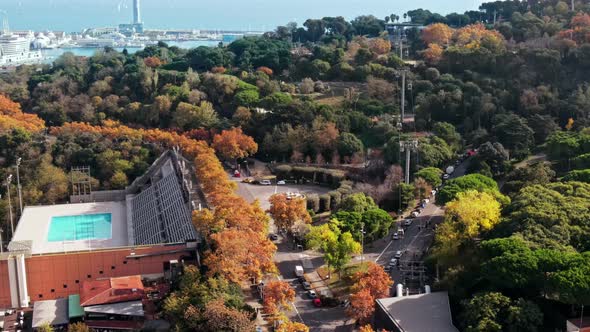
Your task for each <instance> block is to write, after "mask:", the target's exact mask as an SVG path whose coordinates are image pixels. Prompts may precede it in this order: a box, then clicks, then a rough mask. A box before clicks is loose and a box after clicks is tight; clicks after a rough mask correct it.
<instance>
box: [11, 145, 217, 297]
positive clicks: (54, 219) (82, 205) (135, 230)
mask: <svg viewBox="0 0 590 332" xmlns="http://www.w3.org/2000/svg"><path fill="white" fill-rule="evenodd" d="M194 174H195V173H194V171H193V169H192V167H191V165H190V163H188V162H187V161H186V160H185V159H184V158H183V157H182V156H181V155H180V154H179V153H178V152H177V151H175V150H170V151H167V152H165V153H164V154H162V155H161V156H160V157H159V158H158V159H157V160H156V161H155V162H154V163H153V164H152V165H151V166H150V168H149V169H148V170H147V172H146V173H145V174H144V175H143V176H141V177H139V178H137V179H136V180H135V181H134V182H133V183H132V184H131V185H129V186H128V187H127V188H125V189H124V190H115V191H92V190H91V189H87V188H84V189H83V190H82V189H81V188H82V187H85V184H84V181H80V182H79V183H77V184H74V185H73V188H74V189H73V192H74V193H73V195H72V196H71V197H70V202H71V203H70V204H59V205H50V206H27V207H25V209H24V210H23V214H22V216H21V218H20V220H19V222H18V225H17V227H16V230H15V232H14V235H13V237H12V239H11V241H10V243H9V245H8V251H7V252H4V253H3V254H1V255H0V308H21V307H29V306H30V305H32V303H34V302H35V301H44V300H54V299H62V298H68V296H71V295H75V294H80V292H81V290H82V283H83V282H89V281H94V280H101V279H108V278H114V277H125V276H135V275H139V276H141V277H142V278H145V279H150V278H154V279H156V278H161V277H164V276H166V274H167V273H169V272H170V271H171V265H173V264H176V263H178V262H183V261H184V262H187V261H190V262H195V263H197V264H198V262H199V255H198V252H197V248H198V244H199V243H200V238H199V234H198V233H197V232H196V230H195V228H194V226H193V224H192V220H191V215H192V211H193V210H194V209H199V208H200V207H202V206H206V201H205V198H204V195H203V193H202V192H201V190H200V188H199V186H198V183H197V179H196V178H195V177H194Z"/></svg>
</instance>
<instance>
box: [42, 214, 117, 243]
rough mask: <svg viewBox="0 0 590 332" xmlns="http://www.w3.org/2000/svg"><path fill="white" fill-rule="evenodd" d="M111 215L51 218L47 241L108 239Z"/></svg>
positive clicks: (109, 236)
mask: <svg viewBox="0 0 590 332" xmlns="http://www.w3.org/2000/svg"><path fill="white" fill-rule="evenodd" d="M111 237H112V234H111V214H110V213H98V214H82V215H77V216H59V217H51V223H50V224H49V233H48V234H47V241H49V242H61V241H77V240H98V239H110V238H111Z"/></svg>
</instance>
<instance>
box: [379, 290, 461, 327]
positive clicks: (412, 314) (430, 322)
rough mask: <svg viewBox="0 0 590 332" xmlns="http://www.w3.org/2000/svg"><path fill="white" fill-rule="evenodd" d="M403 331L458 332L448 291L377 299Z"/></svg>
mask: <svg viewBox="0 0 590 332" xmlns="http://www.w3.org/2000/svg"><path fill="white" fill-rule="evenodd" d="M377 304H378V305H379V306H380V307H381V308H382V309H383V310H384V311H385V312H387V313H388V315H389V317H390V318H391V320H392V321H393V323H394V324H395V325H396V326H397V327H398V328H399V330H400V331H402V332H457V331H458V330H457V328H455V326H454V325H453V321H452V318H451V309H450V306H449V296H448V294H447V292H436V293H428V294H417V295H410V296H402V297H390V298H385V299H379V300H377Z"/></svg>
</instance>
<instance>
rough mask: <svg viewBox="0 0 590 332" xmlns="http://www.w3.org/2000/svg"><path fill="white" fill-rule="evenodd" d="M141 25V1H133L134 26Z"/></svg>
mask: <svg viewBox="0 0 590 332" xmlns="http://www.w3.org/2000/svg"><path fill="white" fill-rule="evenodd" d="M140 23H141V11H140V8H139V0H133V24H140Z"/></svg>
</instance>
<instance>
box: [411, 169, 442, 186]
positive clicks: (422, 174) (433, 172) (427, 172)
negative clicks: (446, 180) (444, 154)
mask: <svg viewBox="0 0 590 332" xmlns="http://www.w3.org/2000/svg"><path fill="white" fill-rule="evenodd" d="M442 175H443V171H442V170H441V169H440V168H436V167H425V168H423V169H421V170H419V171H418V172H416V173H414V176H415V177H416V178H422V179H424V181H426V182H427V183H428V184H429V185H430V186H431V187H435V188H436V187H438V186H440V185H441V184H442V179H441V177H442Z"/></svg>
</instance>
